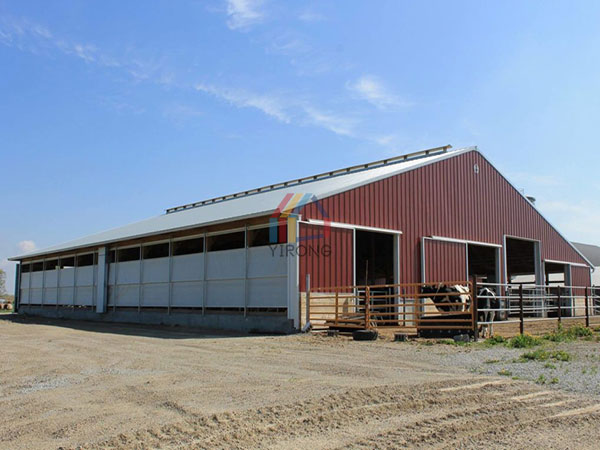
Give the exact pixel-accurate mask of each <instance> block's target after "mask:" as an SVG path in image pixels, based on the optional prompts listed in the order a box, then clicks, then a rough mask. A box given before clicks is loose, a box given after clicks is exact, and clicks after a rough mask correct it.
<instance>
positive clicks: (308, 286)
mask: <svg viewBox="0 0 600 450" xmlns="http://www.w3.org/2000/svg"><path fill="white" fill-rule="evenodd" d="M305 309H306V322H305V324H304V325H305V326H308V324H310V273H307V274H306V305H305Z"/></svg>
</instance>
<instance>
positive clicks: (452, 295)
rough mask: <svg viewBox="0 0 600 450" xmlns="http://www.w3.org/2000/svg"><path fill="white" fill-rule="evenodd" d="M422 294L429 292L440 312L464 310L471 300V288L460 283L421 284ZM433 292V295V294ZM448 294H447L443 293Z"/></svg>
mask: <svg viewBox="0 0 600 450" xmlns="http://www.w3.org/2000/svg"><path fill="white" fill-rule="evenodd" d="M421 294H429V295H431V297H426V298H429V299H430V300H431V301H432V302H433V303H435V307H436V308H437V309H438V310H439V311H440V312H463V311H466V310H467V305H468V304H469V301H470V296H469V288H468V287H466V286H461V285H459V284H455V285H451V286H447V285H445V284H439V285H437V286H431V285H429V286H421ZM432 294H433V295H432ZM441 294H446V295H441Z"/></svg>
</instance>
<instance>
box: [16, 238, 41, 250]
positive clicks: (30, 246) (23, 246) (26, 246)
mask: <svg viewBox="0 0 600 450" xmlns="http://www.w3.org/2000/svg"><path fill="white" fill-rule="evenodd" d="M17 247H18V248H19V251H20V252H22V253H31V252H33V251H35V250H37V246H36V245H35V242H33V241H29V240H26V241H21V242H19V243H18V244H17Z"/></svg>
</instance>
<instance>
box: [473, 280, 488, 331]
mask: <svg viewBox="0 0 600 450" xmlns="http://www.w3.org/2000/svg"><path fill="white" fill-rule="evenodd" d="M471 289H473V292H472V293H471V303H472V304H471V319H472V321H473V339H474V340H475V341H477V340H479V312H478V311H477V306H478V305H477V302H478V299H477V293H478V291H479V287H478V286H477V277H473V278H472V281H471ZM488 334H489V333H488ZM488 337H489V336H488Z"/></svg>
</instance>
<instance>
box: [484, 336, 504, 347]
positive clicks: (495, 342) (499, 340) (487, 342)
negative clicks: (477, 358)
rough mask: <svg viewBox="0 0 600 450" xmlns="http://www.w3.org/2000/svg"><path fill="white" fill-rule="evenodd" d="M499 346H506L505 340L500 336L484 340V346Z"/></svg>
mask: <svg viewBox="0 0 600 450" xmlns="http://www.w3.org/2000/svg"><path fill="white" fill-rule="evenodd" d="M501 344H502V345H503V344H506V339H505V338H503V337H502V336H492V337H491V338H489V339H486V340H485V345H489V346H493V345H501Z"/></svg>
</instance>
